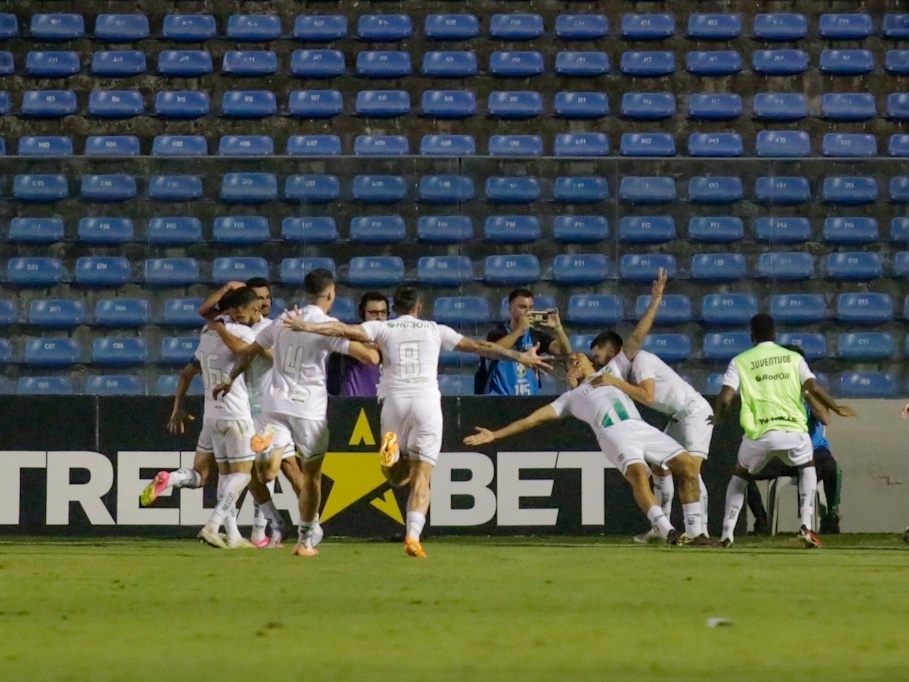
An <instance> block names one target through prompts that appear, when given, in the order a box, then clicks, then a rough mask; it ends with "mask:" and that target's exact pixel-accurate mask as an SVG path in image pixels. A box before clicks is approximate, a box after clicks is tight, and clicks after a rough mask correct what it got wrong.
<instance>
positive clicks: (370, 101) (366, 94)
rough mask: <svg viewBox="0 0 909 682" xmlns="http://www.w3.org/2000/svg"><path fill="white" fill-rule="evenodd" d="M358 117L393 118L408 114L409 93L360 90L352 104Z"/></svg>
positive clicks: (403, 91)
mask: <svg viewBox="0 0 909 682" xmlns="http://www.w3.org/2000/svg"><path fill="white" fill-rule="evenodd" d="M354 111H355V112H356V113H357V114H358V115H360V116H373V117H375V118H394V117H395V116H403V115H404V114H407V113H409V112H410V93H409V92H407V91H406V90H360V91H359V92H357V99H356V101H355V103H354Z"/></svg>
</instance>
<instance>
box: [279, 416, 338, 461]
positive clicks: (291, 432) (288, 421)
mask: <svg viewBox="0 0 909 682" xmlns="http://www.w3.org/2000/svg"><path fill="white" fill-rule="evenodd" d="M263 420H264V422H265V423H266V424H271V425H272V426H274V427H275V434H274V436H273V437H272V441H271V451H272V452H281V453H282V454H281V459H287V458H288V457H291V456H293V454H294V448H296V451H297V452H298V453H299V454H298V457H300V459H302V460H303V461H305V462H312V461H315V460H317V459H322V458H323V457H324V456H325V452H326V451H327V450H328V420H327V419H303V418H302V417H292V416H290V415H289V414H277V413H268V414H266V415H263Z"/></svg>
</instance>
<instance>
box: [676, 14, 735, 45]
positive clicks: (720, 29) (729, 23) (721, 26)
mask: <svg viewBox="0 0 909 682" xmlns="http://www.w3.org/2000/svg"><path fill="white" fill-rule="evenodd" d="M685 35H687V36H688V38H689V39H690V40H733V39H735V38H738V37H740V36H741V35H742V16H741V15H740V14H692V15H690V16H689V17H688V30H687V32H686V34H685Z"/></svg>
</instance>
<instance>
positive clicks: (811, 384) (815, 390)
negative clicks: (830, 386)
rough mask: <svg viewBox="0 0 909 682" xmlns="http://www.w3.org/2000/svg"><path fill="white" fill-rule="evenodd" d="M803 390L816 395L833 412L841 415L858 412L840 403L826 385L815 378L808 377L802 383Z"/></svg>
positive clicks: (850, 415) (849, 415)
mask: <svg viewBox="0 0 909 682" xmlns="http://www.w3.org/2000/svg"><path fill="white" fill-rule="evenodd" d="M802 391H803V392H804V391H808V392H809V393H811V395H812V396H814V397H815V398H816V399H817V401H818V402H819V403H820V404H821V405H823V406H824V407H826V408H827V409H829V410H830V411H831V412H835V413H836V414H838V415H839V416H840V417H855V416H857V414H858V413H857V412H856V411H855V410H853V409H852V408H851V407H849V406H848V405H840V404H838V403H837V402H836V401H835V400H834V399H833V397H832V396H831V395H830V394H829V393H827V391H826V390H825V389H824V387H823V386H821V385H820V384H819V383H818V382H817V381H815V380H814V379H808V381H806V382H805V383H804V384H802ZM815 416H817V414H815Z"/></svg>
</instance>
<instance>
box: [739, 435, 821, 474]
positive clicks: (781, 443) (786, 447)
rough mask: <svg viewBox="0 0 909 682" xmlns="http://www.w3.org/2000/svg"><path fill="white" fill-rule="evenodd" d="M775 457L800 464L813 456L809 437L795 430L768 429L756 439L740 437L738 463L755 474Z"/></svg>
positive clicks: (792, 463)
mask: <svg viewBox="0 0 909 682" xmlns="http://www.w3.org/2000/svg"><path fill="white" fill-rule="evenodd" d="M774 457H777V458H779V459H781V460H783V461H784V462H786V463H787V464H788V465H789V466H794V467H797V466H802V465H804V464H808V462H810V461H811V460H812V459H813V458H814V448H813V447H812V446H811V437H810V436H809V435H808V434H807V433H799V432H797V431H768V432H767V433H765V434H764V435H763V436H761V437H760V438H758V439H757V440H751V439H750V438H742V444H741V445H740V446H739V464H741V465H742V466H743V467H745V468H746V469H747V470H748V473H751V474H756V473H758V472H759V471H760V470H761V469H763V468H764V467H765V466H767V463H768V462H769V461H770V460H771V459H773V458H774Z"/></svg>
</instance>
